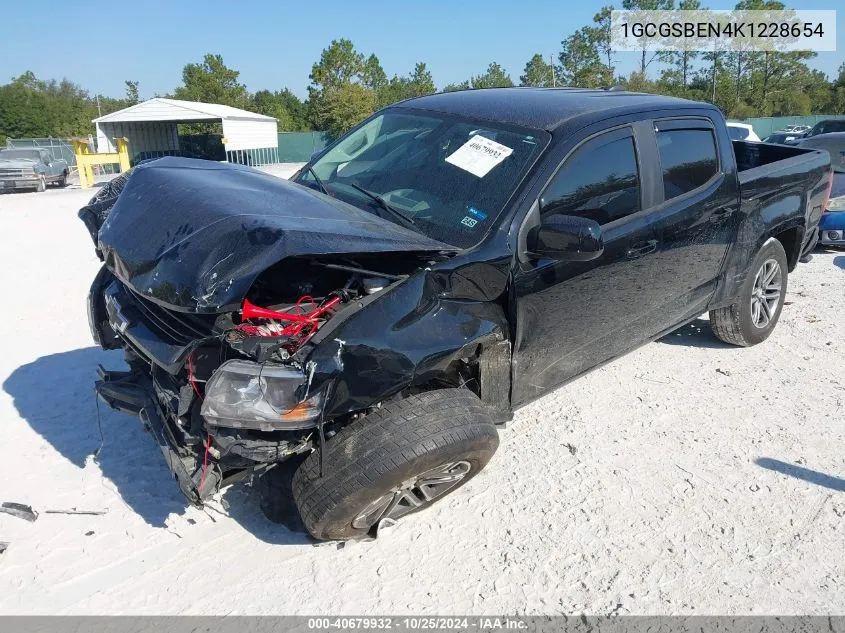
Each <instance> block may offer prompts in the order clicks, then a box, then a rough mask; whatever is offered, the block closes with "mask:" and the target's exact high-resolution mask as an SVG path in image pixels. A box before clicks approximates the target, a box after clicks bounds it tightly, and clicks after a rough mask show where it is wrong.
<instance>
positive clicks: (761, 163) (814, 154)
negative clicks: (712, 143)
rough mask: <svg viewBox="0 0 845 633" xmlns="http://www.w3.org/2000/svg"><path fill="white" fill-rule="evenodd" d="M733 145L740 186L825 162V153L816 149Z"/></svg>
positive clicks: (737, 143)
mask: <svg viewBox="0 0 845 633" xmlns="http://www.w3.org/2000/svg"><path fill="white" fill-rule="evenodd" d="M732 143H733V149H734V156H736V167H737V170H738V171H739V182H740V185H742V184H745V183H747V182H749V181H751V180H755V179H757V178H760V177H762V176H767V177H768V176H772V175H773V174H774V173H779V172H791V171H794V170H795V167H796V166H797V165H803V164H805V163H808V162H820V163H824V162H825V156H824V153H825V152H823V151H820V150H816V149H806V148H803V147H794V146H792V145H775V144H773V143H757V142H751V141H733V142H732ZM775 163H776V164H775ZM808 167H809V166H808Z"/></svg>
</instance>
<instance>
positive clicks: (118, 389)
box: [94, 367, 223, 506]
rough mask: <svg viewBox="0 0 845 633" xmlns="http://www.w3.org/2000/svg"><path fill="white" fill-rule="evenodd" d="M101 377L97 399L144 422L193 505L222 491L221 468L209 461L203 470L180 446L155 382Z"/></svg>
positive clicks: (114, 374) (122, 375)
mask: <svg viewBox="0 0 845 633" xmlns="http://www.w3.org/2000/svg"><path fill="white" fill-rule="evenodd" d="M99 374H100V380H98V381H96V382H95V383H94V388H95V390H96V392H97V396H98V397H99V398H100V399H101V400H102V401H103V402H105V403H106V404H108V405H109V406H110V407H112V408H113V409H117V410H118V411H121V412H123V413H128V414H130V415H135V416H138V417H139V418H140V419H141V422H143V424H144V427H145V428H146V429H147V431H149V433H150V434H151V435H152V436H153V439H154V440H155V442H156V444H157V445H158V447H159V449H161V453H162V455H163V456H164V461H165V463H166V464H167V467H168V468H169V469H170V472H171V473H172V474H173V477H174V478H175V479H176V482H177V483H178V484H179V489H180V490H181V491H182V494H184V495H185V497H187V499H188V501H189V502H190V503H191V504H192V505H195V506H200V505H202V501H203V499H207V498H208V497H210V496H211V495H213V494H214V493H215V492H217V490H219V489H220V487H221V485H222V484H223V473H222V471H221V470H220V467H219V466H218V465H217V463H216V462H215V461H212V460H209V461H208V462H207V466H206V467H205V468H204V467H203V460H202V459H201V458H200V456H198V455H196V453H194V452H193V451H191V450H190V449H189V448H187V447H184V446H180V445H179V443H178V442H177V441H176V438H175V437H173V433H172V431H171V430H170V427H169V426H168V425H167V423H166V422H165V421H164V418H163V416H162V414H161V411H160V410H159V406H158V404H157V402H156V398H155V392H154V390H153V385H152V381H151V380H150V378H149V377H148V376H145V375H144V374H141V373H140V372H133V371H106V370H104V369H103V368H102V367H101V368H100V369H99ZM203 470H205V476H204V477H203ZM200 482H202V489H201V490H200Z"/></svg>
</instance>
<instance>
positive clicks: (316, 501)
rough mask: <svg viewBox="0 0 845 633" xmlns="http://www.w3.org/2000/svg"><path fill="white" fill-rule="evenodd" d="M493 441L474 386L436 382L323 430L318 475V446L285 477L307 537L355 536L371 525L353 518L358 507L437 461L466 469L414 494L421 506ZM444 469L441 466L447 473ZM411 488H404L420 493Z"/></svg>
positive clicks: (470, 467)
mask: <svg viewBox="0 0 845 633" xmlns="http://www.w3.org/2000/svg"><path fill="white" fill-rule="evenodd" d="M498 445H499V436H498V433H497V432H496V426H495V425H494V424H493V421H492V420H491V419H490V416H489V414H488V413H487V410H486V409H485V407H484V406H483V405H482V404H481V401H480V400H479V399H478V397H476V396H475V394H473V393H471V392H469V391H465V390H460V389H442V390H437V391H429V392H426V393H421V394H417V395H412V396H409V397H408V398H405V399H403V400H397V401H393V402H389V403H387V404H385V405H384V406H382V407H381V408H380V409H377V410H376V411H374V412H372V413H370V414H368V415H366V416H365V417H363V418H360V419H359V420H356V421H355V422H353V423H352V424H350V425H349V426H347V427H345V428H344V429H342V430H341V431H340V432H339V433H338V434H337V435H336V436H335V437H333V438H331V439H330V440H329V441H328V442H327V443H326V448H325V454H324V456H323V471H324V476H323V477H322V478H321V477H320V456H319V453H318V452H316V451H315V452H314V453H312V454H311V455H309V456H308V457H307V458H306V459H305V461H304V462H303V463H302V465H301V466H300V467H299V469H298V470H297V471H296V474H295V475H294V478H293V496H294V501H295V502H296V506H297V508H298V509H299V513H300V516H301V517H302V521H303V523H304V524H305V527H306V528H307V529H308V531H309V532H310V533H311V535H312V536H313V537H314V538H317V539H322V540H347V539H354V538H360V537H362V536H365V535H367V534H368V533H369V532H370V531H371V529H372V528H373V527H374V525H361V521H364V520H365V519H362V518H361V514H362V513H364V512H365V510H366V509H367V508H369V507H371V506H372V504H373V503H376V502H379V501H380V500H382V499H384V498H385V497H387V495H391V494H393V493H392V492H391V491H393V490H395V489H398V488H402V487H403V486H405V485H409V482H410V481H413V480H414V479H415V478H416V477H417V476H419V475H421V474H424V473H425V474H427V473H430V472H431V471H432V470H435V469H439V468H442V467H444V465H445V466H446V467H454V469H455V470H454V472H458V470H461V471H463V470H465V471H466V472H465V473H464V474H461V475H460V477H461V478H460V479H458V480H457V483H452V484H451V486H452V487H450V488H449V487H447V488H446V490H445V492H443V493H442V496H436V497H435V498H433V499H432V500H430V501H422V502H421V505H419V506H418V507H416V510H419V509H422V508H424V507H427V506H428V505H431V504H432V503H435V502H436V501H439V500H440V499H441V498H443V497H445V496H446V495H448V494H451V493H452V492H454V491H455V490H457V489H458V488H460V487H461V486H462V485H464V484H465V483H466V482H467V481H469V480H470V479H472V478H473V477H474V476H475V475H477V474H478V473H479V472H480V471H481V469H482V468H484V466H485V465H486V464H487V462H488V461H490V458H491V457H493V453H495V452H496V447H497V446H498ZM458 465H460V466H458ZM452 472H453V471H449V473H444V474H445V475H446V476H448V477H455V476H456V475H452V474H451V473H452ZM441 476H442V475H441ZM438 485H439V484H438ZM414 490H417V493H416V494H415V492H414ZM414 490H409V491H408V492H409V493H410V494H415V498H416V499H417V501H421V500H422V497H423V496H424V495H422V496H421V494H420V493H419V492H418V489H414ZM397 494H399V493H397ZM403 503H404V505H403V507H402V508H400V509H399V511H404V512H405V513H406V514H410V513H411V512H412V511H416V510H410V511H407V510H403V508H408V507H411V506H410V505H408V504H407V502H403ZM353 522H356V523H357V525H353Z"/></svg>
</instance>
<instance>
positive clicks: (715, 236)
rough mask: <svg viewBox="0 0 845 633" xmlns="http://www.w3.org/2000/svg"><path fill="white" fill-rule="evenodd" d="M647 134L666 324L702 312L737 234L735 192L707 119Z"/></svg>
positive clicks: (728, 163)
mask: <svg viewBox="0 0 845 633" xmlns="http://www.w3.org/2000/svg"><path fill="white" fill-rule="evenodd" d="M649 132H650V136H651V138H652V139H653V140H652V142H653V143H654V145H655V155H656V157H657V161H658V172H659V176H658V177H659V179H660V186H659V187H658V191H657V198H658V200H657V204H656V207H655V209H654V218H655V221H657V222H659V231H660V234H661V243H660V248H659V249H658V252H657V253H656V255H655V262H656V265H657V266H659V268H660V270H661V275H660V276H658V277H657V278H656V279H655V280H654V283H655V284H657V287H655V291H657V292H659V293H660V294H661V295H662V296H663V297H664V298H665V304H664V309H665V310H666V318H667V322H668V323H667V324H668V325H671V324H674V323H678V322H681V321H683V320H686V319H688V318H691V317H694V316H696V315H698V314H701V313H702V312H703V311H704V310H705V308H706V305H707V303H708V301H709V298H710V297H711V295H712V294H713V292H714V290H715V288H716V281H717V278H718V276H719V273H720V270H721V268H722V263H723V261H724V258H725V253H726V252H727V247H728V244H730V243H731V242H732V240H733V239H734V234H735V232H736V230H737V221H738V218H739V190H738V186H737V179H736V173H735V171H734V170H735V167H734V161H733V159H732V157H731V156H730V155H720V152H719V145H718V143H717V135H716V128H715V127H714V125H713V123H712V122H711V121H710V120H709V119H707V118H705V117H688V118H672V119H664V120H656V121H654V125H653V126H652V127H651V129H650V130H649ZM725 140H726V141H727V139H725ZM643 142H646V141H645V140H643ZM730 151H732V150H730Z"/></svg>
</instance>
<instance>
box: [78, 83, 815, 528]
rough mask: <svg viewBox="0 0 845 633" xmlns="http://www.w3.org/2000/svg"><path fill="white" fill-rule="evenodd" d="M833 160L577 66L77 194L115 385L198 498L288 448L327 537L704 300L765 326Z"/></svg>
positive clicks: (314, 520) (745, 332)
mask: <svg viewBox="0 0 845 633" xmlns="http://www.w3.org/2000/svg"><path fill="white" fill-rule="evenodd" d="M830 181H831V170H830V159H829V157H828V155H827V153H825V152H820V151H817V150H805V149H801V148H796V147H786V146H777V145H766V144H761V143H744V142H733V143H732V142H731V140H730V138H729V137H728V134H727V131H726V128H725V122H724V119H723V117H722V115H721V114H720V113H719V111H718V110H717V109H716V108H715V107H713V106H711V105H708V104H705V103H694V102H690V101H684V100H679V99H672V98H667V97H660V96H654V95H643V94H633V93H625V92H615V91H604V90H579V89H563V90H562V89H557V90H555V89H547V90H542V89H491V90H472V91H465V92H455V93H448V94H436V95H431V96H427V97H422V98H417V99H412V100H409V101H405V102H402V103H400V104H397V105H394V106H391V107H389V108H386V109H384V110H381V111H380V112H377V113H376V114H374V115H373V116H371V117H370V118H369V119H367V120H366V121H364V122H363V123H361V124H360V125H358V126H357V127H356V128H355V129H353V130H352V131H351V132H349V133H348V134H347V135H345V136H343V137H342V138H340V139H338V140H337V141H336V142H334V143H333V144H332V145H330V146H329V147H327V148H326V149H325V150H323V151H322V152H321V153H320V154H319V155H318V156H315V157H314V158H313V159H312V160H311V162H310V163H309V164H307V165H306V166H305V167H304V168H302V169H301V170H300V171H299V172H298V173H297V174H296V175H295V176H294V177H293V179H292V180H291V181H284V180H280V179H277V178H274V177H272V176H269V175H266V174H263V173H260V172H259V171H256V170H253V169H250V168H246V167H239V166H234V165H225V164H219V163H213V162H206V161H197V160H189V159H180V158H162V159H159V160H155V161H151V162H148V163H144V164H141V165H139V166H137V167H136V168H135V169H134V171H132V172H131V173H130V174H129V175H128V176H122V177H120V178H119V179H117V180H116V181H113V182H112V184H111V185H110V186H109V187H107V188H105V189H104V190H103V191H101V192H100V193H99V194H98V195H97V196H96V197H95V198H94V199H93V200H92V201H91V202H90V203H89V205H88V206H86V207H85V208H83V209H82V210H81V211H80V217H81V218H82V219H83V220H84V221H85V223H86V225H87V226H88V229H89V231H90V232H91V234H92V236H93V238H94V241H95V243H96V248H97V252H98V253H99V255H100V256H101V258H102V260H103V262H104V265H103V268H102V269H101V271H100V273H99V274H98V275H97V277H96V279H95V281H94V284H93V286H92V288H91V293H90V296H89V298H88V311H89V317H90V324H91V330H92V332H93V335H94V338H95V339H96V341H97V342H98V343H99V344H100V345H102V346H103V347H104V348H106V349H114V348H123V349H124V350H125V356H126V363H127V365H128V368H126V369H124V370H121V371H105V370H102V371H101V376H100V378H99V380H98V381H97V383H96V389H97V392H98V394H99V396H100V398H101V399H102V400H104V401H105V402H106V403H108V404H110V405H111V406H113V407H115V408H117V409H119V410H122V411H126V412H129V413H132V414H136V415H138V416H140V418H141V420H142V421H143V423H144V424H145V425H146V427H147V428H148V429H149V430H150V431H151V433H152V436H153V437H154V438H155V439H156V441H157V442H158V444H159V445H160V447H161V450H162V451H163V453H164V455H165V457H166V461H167V464H168V466H169V468H170V469H171V471H172V472H173V475H174V476H175V478H176V480H177V482H178V484H179V486H180V488H181V489H182V491H183V492H184V494H185V495H186V496H187V498H188V499H189V500H190V502H191V503H194V504H201V503H202V502H203V500H204V499H207V498H208V497H209V496H210V495H212V494H214V493H215V492H216V491H217V490H219V489H220V488H221V487H223V486H226V485H228V484H229V483H231V482H234V481H237V480H238V479H242V478H245V477H250V476H252V475H264V474H266V475H267V476H268V477H269V476H270V475H271V474H272V473H273V472H276V473H279V472H283V471H285V470H287V472H292V473H293V475H292V496H293V500H294V501H295V503H296V507H297V508H298V510H299V513H300V515H301V517H302V520H303V522H304V524H305V526H306V527H307V528H308V530H309V531H310V532H311V534H312V535H313V536H315V537H317V538H320V539H349V538H356V537H360V536H363V535H366V534H367V533H369V532H371V531H372V530H374V529H377V527H378V526H379V525H383V521H384V520H386V519H391V520H395V519H397V518H398V517H401V516H403V515H406V514H408V513H410V512H413V511H416V510H418V509H420V508H422V507H425V506H427V505H429V504H431V503H432V502H434V501H436V500H437V499H439V498H441V497H443V496H444V495H446V494H447V493H450V492H453V491H454V490H456V489H457V488H458V487H459V486H461V485H462V484H464V483H466V482H467V481H468V480H469V479H471V478H472V477H474V476H475V475H477V474H478V472H479V471H480V470H481V469H482V468H483V467H484V466H485V464H487V462H488V460H490V458H491V457H492V456H493V453H494V452H495V450H496V447H497V445H498V435H497V425H498V424H501V423H502V422H504V421H506V420H508V419H509V418H510V417H511V416H512V415H513V414H512V412H513V410H514V409H516V408H518V407H520V406H522V405H524V404H526V403H527V402H530V401H531V400H533V399H535V398H538V397H540V396H542V395H543V394H545V393H547V392H548V391H550V390H552V389H554V388H556V387H558V386H560V385H562V384H563V383H565V382H567V381H569V380H572V379H573V378H576V377H578V376H580V375H581V374H583V373H585V372H587V371H589V370H591V369H593V368H595V367H598V366H599V365H602V364H603V363H607V362H608V361H611V360H613V359H614V358H617V357H619V356H620V355H622V354H624V353H626V352H628V351H629V350H632V349H634V348H636V347H638V346H640V345H643V344H644V343H646V342H648V341H651V340H654V339H656V338H658V337H660V336H663V335H665V334H666V333H668V332H671V331H672V330H674V329H676V328H678V327H679V326H681V325H683V324H685V323H686V322H689V321H691V320H693V319H695V318H696V317H698V316H699V315H701V314H702V313H703V312H707V311H709V313H710V320H711V323H712V325H713V331H714V333H715V336H717V337H718V338H720V339H722V340H723V341H727V342H730V343H734V344H736V345H743V346H745V345H753V344H756V343H759V342H761V341H763V340H764V339H765V338H766V337H767V336H769V334H770V333H771V332H772V329H773V328H774V327H775V324H776V323H777V321H778V317H779V316H780V312H781V308H782V306H783V300H784V295H785V292H786V283H787V275H788V273H789V272H791V271H792V270H793V269H794V268H795V266H796V265H797V263H798V261H799V259H800V258H801V257H802V255H804V254H805V253H806V252H807V251H808V250H809V249H810V248H812V246H813V244H812V242H813V240H814V239H815V236H816V234H817V230H816V227H817V224H818V221H819V217H820V216H821V213H822V210H823V209H824V207H825V197H826V195H827V192H828V189H829V186H830ZM552 422H553V421H552ZM284 462H286V464H284ZM271 469H273V470H271Z"/></svg>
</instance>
